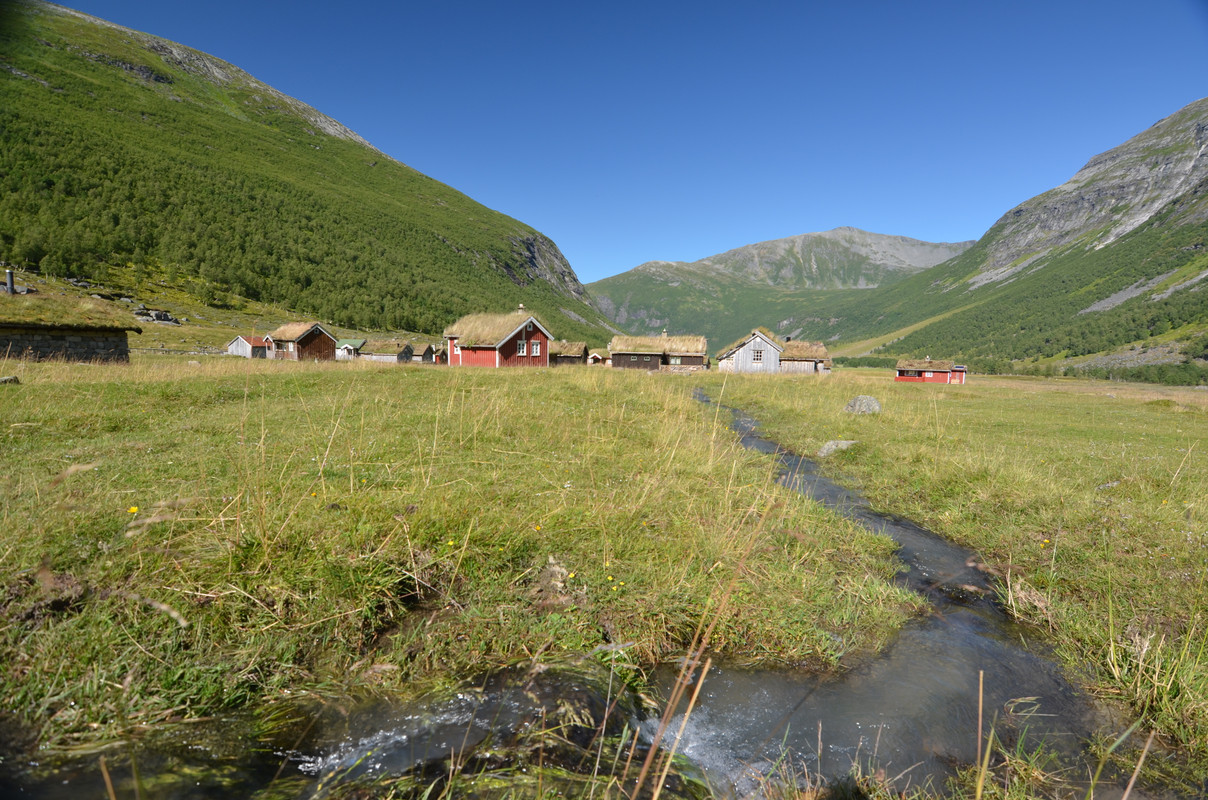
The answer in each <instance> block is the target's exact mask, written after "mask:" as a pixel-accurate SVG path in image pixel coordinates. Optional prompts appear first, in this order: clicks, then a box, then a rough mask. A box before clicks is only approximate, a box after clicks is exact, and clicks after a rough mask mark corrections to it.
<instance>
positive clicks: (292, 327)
mask: <svg viewBox="0 0 1208 800" xmlns="http://www.w3.org/2000/svg"><path fill="white" fill-rule="evenodd" d="M311 328H318V329H319V330H321V331H323V333H327V331H326V330H325V329H324V328H323V326H322V325H320V324H319V323H317V322H287V323H285V324H284V325H282V326H281V327H280V328H277V330H275V331H273V332H272V333H270V334H268V335H267V336H266V337H265V338H271V339H272V340H273V341H274V342H296V341H297V340H299V339H301V338H302V337H303V336H305V335H306V332H307V331H309V330H310V329H311ZM327 335H328V336H331V334H330V333H327ZM332 338H335V337H332Z"/></svg>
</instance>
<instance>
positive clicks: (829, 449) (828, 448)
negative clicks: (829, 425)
mask: <svg viewBox="0 0 1208 800" xmlns="http://www.w3.org/2000/svg"><path fill="white" fill-rule="evenodd" d="M856 444H858V442H857V441H855V440H854V439H831V440H830V441H829V442H827V443H826V444H824V445H822V447H820V448H818V458H826V457H827V456H831V455H834V454H835V453H837V452H839V451H840V450H847V449H848V448H850V447H852V446H853V445H856Z"/></svg>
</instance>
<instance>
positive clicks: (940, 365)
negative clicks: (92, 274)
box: [894, 356, 966, 383]
mask: <svg viewBox="0 0 1208 800" xmlns="http://www.w3.org/2000/svg"><path fill="white" fill-rule="evenodd" d="M897 371H898V374H897V376H896V377H895V378H894V380H895V381H906V382H909V383H964V382H965V375H966V371H965V367H964V366H963V365H961V364H954V363H953V362H951V361H932V360H931V356H927V358H903V359H902V360H901V361H899V362H898V364H897Z"/></svg>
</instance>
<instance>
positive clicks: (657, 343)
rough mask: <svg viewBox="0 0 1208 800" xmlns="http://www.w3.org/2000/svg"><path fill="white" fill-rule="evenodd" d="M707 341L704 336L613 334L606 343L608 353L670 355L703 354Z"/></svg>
mask: <svg viewBox="0 0 1208 800" xmlns="http://www.w3.org/2000/svg"><path fill="white" fill-rule="evenodd" d="M707 349H708V342H707V341H706V339H705V337H704V336H667V335H665V334H664V335H662V336H614V337H612V341H611V342H609V343H608V352H609V353H667V354H670V355H701V356H703V355H705V354H706V353H705V351H706V350H707Z"/></svg>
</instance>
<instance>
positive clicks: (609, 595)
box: [0, 357, 919, 746]
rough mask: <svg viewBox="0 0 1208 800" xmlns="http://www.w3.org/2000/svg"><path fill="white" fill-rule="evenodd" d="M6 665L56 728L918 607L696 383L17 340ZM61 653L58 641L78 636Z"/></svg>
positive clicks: (889, 624) (7, 482)
mask: <svg viewBox="0 0 1208 800" xmlns="http://www.w3.org/2000/svg"><path fill="white" fill-rule="evenodd" d="M0 372H2V373H4V374H9V373H12V374H16V375H18V376H19V377H20V379H21V384H20V385H18V386H4V387H0V388H2V390H3V392H4V396H3V406H4V408H5V411H6V414H5V421H4V424H3V427H2V428H0V431H2V434H0V435H3V437H4V447H3V456H2V458H0V478H2V480H3V484H2V485H3V508H4V511H3V517H2V518H0V527H2V528H3V530H4V531H6V534H5V537H4V542H3V545H2V547H0V564H2V565H3V571H4V574H5V575H6V576H8V577H7V578H6V580H5V584H4V592H5V594H4V595H3V598H4V599H3V606H2V609H0V619H2V620H3V623H2V625H0V629H2V632H0V637H2V638H0V647H2V654H0V657H2V658H3V660H4V662H5V663H7V664H11V665H14V667H15V668H14V669H11V670H6V671H4V675H3V677H0V693H2V696H3V698H4V702H5V705H6V707H8V708H20V709H25V710H26V715H25V716H26V720H25V721H26V723H28V724H29V725H32V726H34V727H35V728H36V729H37V730H39V731H40V735H41V739H42V741H43V743H44V744H46V745H49V746H65V745H68V744H72V743H78V742H81V741H89V740H96V739H101V738H104V737H108V736H114V735H118V734H119V733H120V732H121V731H122V730H123V729H124V728H126V727H128V726H131V725H136V724H145V723H152V722H154V721H157V720H161V719H168V718H191V717H196V716H200V715H205V714H209V713H213V712H214V711H215V710H218V709H221V708H230V707H238V706H243V705H247V704H256V703H260V702H263V701H265V700H269V699H272V698H273V697H275V696H277V695H278V693H280V692H282V691H284V690H289V691H291V692H295V693H296V692H306V691H313V692H322V691H335V692H344V691H349V690H351V689H353V688H356V687H358V686H382V687H386V688H392V689H399V690H405V691H418V690H422V689H423V688H425V687H426V686H427V687H430V686H432V685H433V684H434V683H439V682H442V681H448V680H451V679H454V678H457V677H461V676H464V675H465V674H466V673H467V672H469V671H471V670H481V669H483V668H489V667H491V666H495V665H500V664H505V663H511V662H514V661H516V660H518V659H528V658H532V657H534V656H535V655H536V654H538V653H543V654H545V657H554V656H556V654H557V653H559V652H574V653H581V652H584V651H589V650H591V649H593V648H595V647H597V646H600V645H605V644H613V645H625V647H624V648H623V649H624V653H625V655H626V658H627V659H628V660H629V661H630V662H631V663H632V664H634V665H635V666H649V665H652V664H654V663H655V662H656V661H657V660H659V659H662V658H667V657H672V656H675V655H678V654H679V653H681V652H683V651H684V650H685V649H686V648H687V647H688V645H689V643H690V642H691V641H692V639H693V637H694V635H695V634H696V632H697V630H698V628H700V627H701V626H702V623H703V622H705V621H711V622H716V625H715V627H714V629H713V633H712V641H711V647H712V648H713V649H715V650H717V651H720V652H725V653H729V654H731V655H733V656H734V657H736V658H739V659H742V660H746V661H750V662H762V663H793V664H805V665H810V666H813V667H816V668H821V669H826V668H833V667H835V666H836V665H837V664H838V663H839V661H840V659H841V658H843V657H845V656H851V655H853V654H857V653H862V652H868V651H872V650H875V649H876V648H877V647H878V646H880V645H881V644H882V643H883V642H884V641H885V640H886V639H887V637H889V636H890V635H891V634H892V632H893V631H894V630H895V629H896V628H897V627H898V626H899V625H900V624H901V623H902V622H903V621H904V620H905V619H906V618H907V617H908V615H909V614H911V613H912V612H913V611H914V610H915V609H916V608H917V607H918V602H919V601H918V600H917V599H916V598H913V597H911V596H909V595H908V594H905V593H903V591H902V590H900V589H898V588H896V587H894V586H893V585H892V584H891V583H890V578H891V577H892V575H893V573H894V571H895V569H896V565H895V563H894V560H893V559H892V557H891V551H892V548H891V546H890V545H889V543H888V542H885V541H881V540H879V539H877V538H875V537H873V536H871V535H869V534H866V533H863V532H862V531H860V530H858V529H856V528H854V527H853V526H852V525H851V524H849V523H847V522H844V521H841V520H838V519H836V518H834V517H833V516H832V515H830V514H829V513H827V512H825V511H823V510H821V509H818V508H817V507H815V506H813V505H812V504H811V503H809V502H808V501H806V500H804V499H803V498H801V497H798V496H796V495H793V494H791V493H789V492H787V491H785V490H784V489H782V488H781V487H779V486H777V485H776V484H775V483H774V478H775V470H774V467H773V464H772V462H771V460H770V459H768V458H766V457H763V456H758V455H755V454H751V453H748V452H746V451H744V450H742V449H741V448H740V447H739V446H738V445H737V443H736V440H735V436H734V434H733V433H732V432H731V431H729V430H728V429H727V427H726V425H725V422H726V420H725V419H719V418H718V415H717V414H716V412H714V411H710V410H709V409H708V408H707V407H705V406H703V405H702V404H700V403H698V402H696V401H695V400H692V399H691V392H690V390H691V383H690V382H688V381H665V380H659V379H657V378H653V379H652V378H651V377H650V376H644V375H643V376H634V375H626V374H620V373H619V371H618V372H612V371H605V370H604V369H603V368H600V369H590V368H573V369H560V370H550V371H542V372H540V373H538V374H537V376H536V379H534V377H535V376H534V374H533V373H531V372H519V371H517V372H496V371H486V370H483V371H476V370H450V369H444V368H423V367H414V368H408V367H393V366H389V365H384V366H383V365H354V364H334V363H333V364H328V365H309V366H308V365H296V364H285V363H276V362H252V361H246V360H242V359H237V358H211V359H206V360H204V362H203V363H202V364H201V366H190V365H189V364H188V363H187V362H186V361H185V360H183V359H180V360H174V359H171V358H165V357H158V358H154V357H147V358H138V357H136V358H135V360H134V363H132V364H131V365H128V366H83V365H64V364H26V363H17V362H9V363H6V364H4V365H3V369H0ZM68 656H70V657H68Z"/></svg>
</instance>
